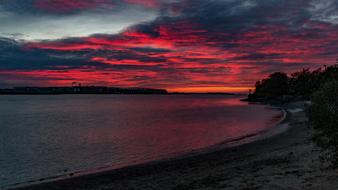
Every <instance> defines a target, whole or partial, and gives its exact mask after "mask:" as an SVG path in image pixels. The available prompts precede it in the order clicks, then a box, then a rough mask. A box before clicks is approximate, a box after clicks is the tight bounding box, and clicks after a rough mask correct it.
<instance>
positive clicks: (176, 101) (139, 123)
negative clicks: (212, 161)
mask: <svg viewBox="0 0 338 190" xmlns="http://www.w3.org/2000/svg"><path fill="white" fill-rule="evenodd" d="M0 105H1V107H0V143H1V144H0V168H1V172H0V175H1V176H0V186H5V185H8V184H13V183H17V182H25V181H29V180H36V179H40V178H45V177H50V176H56V175H60V174H64V173H69V172H74V171H83V170H89V169H92V168H96V167H101V166H113V167H120V166H125V165H130V164H135V163H142V162H145V161H151V160H156V159H161V158H167V157H171V156H174V155H177V154H182V153H187V152H189V151H191V150H194V149H199V148H204V147H208V146H211V145H214V144H217V143H220V142H223V141H226V140H230V139H235V138H238V137H242V136H246V135H248V134H252V133H256V132H258V131H262V130H265V129H267V128H269V127H271V126H272V125H274V124H275V123H276V120H278V118H280V117H281V113H280V111H278V110H274V109H271V108H269V107H267V106H264V105H250V106H249V105H248V104H247V103H246V102H241V101H239V97H227V96H215V95H203V96H201V95H168V96H158V95H144V96H142V95H138V96H133V95H130V96H128V95H123V96H119V95H64V96H0Z"/></svg>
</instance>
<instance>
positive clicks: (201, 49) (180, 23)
mask: <svg viewBox="0 0 338 190" xmlns="http://www.w3.org/2000/svg"><path fill="white" fill-rule="evenodd" d="M337 58H338V0H292V1H291V0H290V1H289V0H264V1H263V0H81V1H79V0H0V88H1V87H2V88H8V87H15V86H70V85H71V84H72V83H73V82H78V83H82V85H100V86H117V87H149V88H165V89H168V90H169V91H179V92H182V91H183V92H215V91H217V92H247V91H248V89H249V88H252V87H253V85H254V83H255V81H257V80H260V79H262V78H264V77H266V76H268V75H269V74H270V73H272V72H277V71H282V72H286V73H291V72H294V71H297V70H301V69H303V68H311V69H316V68H319V67H322V66H323V65H330V64H334V63H335V62H336V59H337Z"/></svg>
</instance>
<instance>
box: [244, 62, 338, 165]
mask: <svg viewBox="0 0 338 190" xmlns="http://www.w3.org/2000/svg"><path fill="white" fill-rule="evenodd" d="M248 100H249V101H266V102H270V103H273V102H274V101H277V102H281V103H284V102H286V101H292V100H310V101H311V106H310V107H309V109H308V110H307V111H308V116H309V120H310V124H311V126H312V127H313V128H314V129H315V135H314V138H313V139H314V141H315V142H316V144H317V145H319V146H320V147H322V148H323V150H324V152H325V154H324V158H326V159H328V160H330V161H332V163H333V166H334V167H338V63H337V64H336V65H333V66H330V67H326V66H325V68H324V69H322V68H321V69H317V70H314V71H310V70H309V69H303V70H302V71H299V72H295V73H292V74H291V75H290V76H287V75H286V74H284V73H274V74H272V75H270V76H269V78H267V79H263V80H261V81H258V82H256V90H255V91H254V93H253V94H250V95H249V97H248Z"/></svg>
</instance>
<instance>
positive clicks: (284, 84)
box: [248, 64, 338, 102]
mask: <svg viewBox="0 0 338 190" xmlns="http://www.w3.org/2000/svg"><path fill="white" fill-rule="evenodd" d="M337 80H338V65H337V64H336V65H333V66H329V67H325V68H319V69H317V70H314V71H311V70H310V69H303V70H302V71H299V72H295V73H292V74H291V75H290V76H288V75H287V74H286V73H282V72H276V73H273V74H271V75H270V76H269V77H268V78H266V79H263V80H260V81H257V82H256V84H255V91H254V92H253V93H250V94H249V96H248V99H249V100H250V101H281V102H285V101H292V100H309V99H310V98H311V95H313V94H314V93H315V92H316V91H318V90H319V89H320V88H321V87H323V85H325V84H326V83H328V82H331V81H337Z"/></svg>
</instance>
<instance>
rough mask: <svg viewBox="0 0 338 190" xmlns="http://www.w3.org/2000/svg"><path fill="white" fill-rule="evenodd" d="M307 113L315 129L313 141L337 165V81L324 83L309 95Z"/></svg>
mask: <svg viewBox="0 0 338 190" xmlns="http://www.w3.org/2000/svg"><path fill="white" fill-rule="evenodd" d="M311 101H312V104H311V106H310V108H309V111H308V114H309V119H310V123H311V126H313V127H314V129H315V136H314V140H315V142H316V143H317V144H318V145H319V146H320V147H322V148H324V149H325V150H327V154H328V155H327V156H329V157H328V158H329V159H330V160H331V161H332V162H333V166H335V167H338V82H337V81H331V82H328V83H326V84H325V85H324V86H323V87H322V88H320V90H318V91H317V92H315V93H314V94H313V96H312V97H311Z"/></svg>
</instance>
